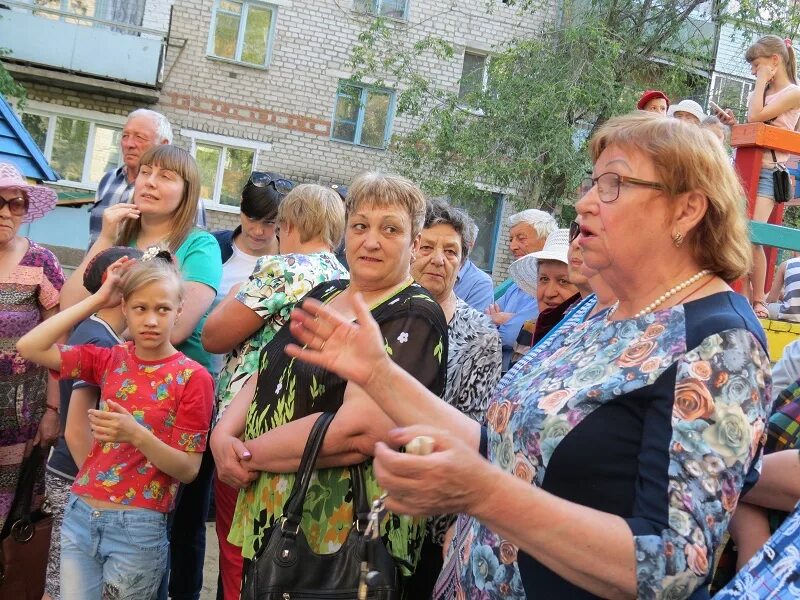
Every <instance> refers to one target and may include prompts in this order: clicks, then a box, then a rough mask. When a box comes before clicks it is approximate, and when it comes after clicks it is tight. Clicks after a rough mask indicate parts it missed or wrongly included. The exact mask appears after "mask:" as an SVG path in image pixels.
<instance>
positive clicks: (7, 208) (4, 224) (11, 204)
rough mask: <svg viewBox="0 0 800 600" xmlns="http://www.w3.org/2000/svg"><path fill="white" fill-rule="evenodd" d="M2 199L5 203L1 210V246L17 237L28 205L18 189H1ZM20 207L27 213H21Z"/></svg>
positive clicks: (0, 196)
mask: <svg viewBox="0 0 800 600" xmlns="http://www.w3.org/2000/svg"><path fill="white" fill-rule="evenodd" d="M0 198H2V199H3V201H4V202H3V204H4V206H3V207H2V208H0V244H6V243H7V242H10V241H11V240H12V239H14V237H16V235H17V231H19V226H20V225H22V219H23V218H24V217H25V212H27V206H28V204H27V202H26V201H25V195H24V194H23V193H22V190H19V189H16V188H2V189H0ZM20 206H22V207H25V212H21V210H20Z"/></svg>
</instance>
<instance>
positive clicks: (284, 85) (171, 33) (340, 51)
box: [0, 0, 557, 279]
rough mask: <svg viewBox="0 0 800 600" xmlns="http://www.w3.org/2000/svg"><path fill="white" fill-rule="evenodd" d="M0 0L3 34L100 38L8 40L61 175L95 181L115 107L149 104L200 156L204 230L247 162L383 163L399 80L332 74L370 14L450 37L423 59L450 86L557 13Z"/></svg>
mask: <svg viewBox="0 0 800 600" xmlns="http://www.w3.org/2000/svg"><path fill="white" fill-rule="evenodd" d="M10 4H11V5H12V6H11V10H10V11H3V10H0V18H2V20H0V37H2V39H4V45H6V43H5V39H6V38H5V37H4V36H3V35H2V34H3V31H4V30H3V27H4V25H6V26H7V27H8V28H13V27H14V23H12V22H11V21H15V20H16V21H21V20H25V22H26V24H27V23H28V22H31V23H34V24H36V25H37V26H38V27H40V29H41V31H42V34H43V35H45V34H48V33H47V32H48V29H47V28H48V27H52V25H53V23H54V22H55V23H56V24H57V25H59V26H60V27H62V29H64V30H65V31H64V32H61V33H60V34H64V35H66V34H70V35H74V34H75V32H77V33H78V34H87V33H88V34H89V36H88V37H87V38H85V39H89V40H90V41H84V42H82V43H83V44H84V45H91V44H93V43H96V42H94V41H91V40H92V39H93V37H96V36H98V35H101V34H102V35H105V36H106V37H107V38H108V39H106V40H105V42H104V43H105V47H104V48H93V50H94V51H93V56H92V57H87V60H86V61H85V62H87V63H92V64H90V65H89V66H85V65H75V64H62V63H60V62H59V58H58V57H41V56H37V55H35V54H36V53H35V52H33V51H32V50H31V48H30V47H29V46H31V44H30V37H29V38H28V40H29V41H28V43H27V44H26V42H25V40H22V39H20V40H18V41H17V42H16V43H15V44H14V45H13V46H12V50H13V51H14V53H13V60H12V61H6V64H7V66H9V68H10V70H11V71H12V73H13V74H14V75H15V77H16V78H17V79H18V80H19V81H21V82H22V83H23V85H25V87H26V88H27V90H28V94H29V98H30V100H29V102H28V106H27V107H26V109H25V114H24V115H23V118H24V121H25V123H26V125H27V126H28V127H29V129H32V132H33V133H34V136H35V137H36V136H38V138H37V141H39V142H40V143H41V145H42V147H43V149H44V150H45V154H46V155H47V156H48V158H50V159H51V161H52V162H54V163H55V164H54V166H55V167H56V169H57V170H59V171H60V172H61V173H62V174H63V175H64V177H65V181H64V182H63V183H64V185H65V186H67V187H69V188H75V189H82V190H87V193H91V190H93V189H94V187H95V186H96V183H97V180H98V179H99V176H100V174H102V172H103V170H105V169H106V167H109V168H110V166H112V165H114V166H115V164H114V163H115V162H117V163H118V161H119V155H118V153H115V152H114V151H113V148H114V146H115V144H116V141H118V137H116V136H118V131H119V129H120V126H121V125H122V123H123V122H124V115H125V114H127V113H128V112H129V111H130V110H133V109H134V108H137V107H140V106H149V107H152V108H154V109H155V110H159V111H161V112H163V113H164V114H166V115H167V116H168V117H169V119H170V121H171V122H172V125H173V129H174V131H175V134H176V136H175V142H176V143H177V144H179V145H181V146H183V147H185V148H187V149H190V150H191V152H192V153H193V155H195V157H196V158H197V160H198V164H199V165H200V169H201V173H202V176H203V189H202V195H203V197H204V200H205V202H206V207H207V214H208V216H209V227H210V228H211V229H215V228H224V227H231V226H233V225H234V224H235V223H236V222H237V221H238V215H237V213H238V209H237V208H236V206H235V205H237V204H238V192H239V190H240V189H241V186H242V185H243V184H244V182H245V181H246V180H247V177H248V175H249V172H250V170H251V169H259V170H268V171H275V172H278V173H281V174H283V175H285V176H286V177H289V178H291V179H293V180H295V181H298V182H306V181H313V182H320V183H325V184H328V183H340V184H342V183H343V184H346V183H348V182H349V181H350V180H352V178H353V177H354V176H355V175H356V174H357V173H359V172H361V171H363V170H366V169H374V168H381V167H384V168H385V167H386V166H387V152H386V150H385V146H386V144H387V142H388V140H389V139H390V137H391V135H393V134H396V133H403V132H406V131H408V130H409V129H410V127H411V125H412V124H411V123H410V122H409V121H408V120H407V119H404V118H402V117H397V116H396V115H395V92H394V91H393V90H391V89H373V88H370V87H367V86H364V87H352V86H351V87H344V86H342V83H341V82H342V81H343V80H346V79H348V78H349V77H350V76H351V71H350V68H349V66H348V61H349V59H350V55H351V50H352V48H353V46H354V44H355V43H356V40H357V36H358V34H359V33H360V32H361V31H362V30H363V29H364V28H365V26H366V24H367V23H368V22H369V20H370V19H372V18H373V17H372V16H371V15H370V13H373V14H375V13H383V14H384V15H387V16H389V17H392V19H391V26H392V27H393V28H394V29H395V31H396V33H397V34H399V37H400V38H401V39H403V40H406V41H407V43H413V42H414V41H417V40H420V39H423V38H424V37H426V36H429V35H436V36H439V37H441V38H443V39H445V40H447V41H448V42H450V43H452V44H454V46H455V48H456V52H455V55H454V57H453V58H452V60H437V59H435V58H428V59H425V60H424V61H422V63H421V65H419V68H420V70H421V73H422V74H423V75H425V76H426V77H428V78H430V79H431V80H432V81H434V82H435V84H436V85H437V86H440V87H442V88H445V89H448V90H451V91H454V92H456V91H458V90H459V84H460V81H461V78H462V72H470V71H472V70H473V69H474V70H477V72H480V71H481V70H483V69H485V60H486V59H485V57H486V56H487V55H488V54H490V53H491V51H492V49H493V48H495V47H497V46H500V45H502V44H503V43H504V42H506V41H509V40H511V39H513V38H514V37H519V36H531V35H535V34H536V31H537V30H538V29H539V28H540V27H541V25H542V23H543V22H545V21H546V20H550V19H553V18H555V17H556V14H557V12H556V9H555V8H552V9H551V10H550V12H549V13H542V14H536V15H525V16H521V15H519V14H518V13H517V12H516V10H514V9H513V8H510V7H508V6H507V5H505V4H504V3H503V2H501V1H500V0H498V1H497V3H496V5H495V6H493V10H492V11H491V12H490V13H488V14H487V11H486V8H487V2H486V0H447V1H442V0H314V1H313V2H312V1H309V0H264V1H262V0H131V1H129V2H122V1H121V0H105V1H104V2H99V1H94V0H83V1H82V2H81V3H80V4H76V3H75V1H74V0H48V2H47V3H45V4H46V6H47V8H48V9H50V12H49V13H47V14H43V13H38V12H36V11H33V12H31V10H30V9H26V5H27V6H30V4H31V2H30V0H28V1H27V2H24V1H19V2H11V3H10ZM73 4H74V5H75V6H73ZM555 4H556V2H555V0H554V2H553V3H552V4H551V6H553V7H554V6H555ZM79 6H82V7H83V8H86V7H88V9H87V10H85V11H83V12H82V13H81V14H83V15H85V16H86V18H87V19H89V20H80V21H77V20H76V19H74V18H70V15H71V14H74V12H75V11H76V7H79ZM109 7H110V8H109ZM101 9H102V10H101ZM92 11H94V12H92ZM115 11H116V12H115ZM119 11H122V12H123V13H124V23H126V24H127V25H124V28H121V29H118V30H115V28H114V27H112V26H111V24H109V23H106V21H114V22H117V21H115V17H118V16H119V14H120V12H119ZM75 37H76V38H77V37H78V36H75ZM146 42H149V44H148V43H146ZM75 43H76V44H77V43H78V42H75ZM137 44H138V45H137ZM117 45H120V46H125V48H126V49H127V52H128V54H127V55H123V54H122V53H121V52H120V51H119V48H117ZM128 46H131V47H132V48H133V49H132V50H131V49H130V48H128ZM77 50H78V51H80V48H77ZM26 52H27V54H26ZM137 52H138V54H137ZM78 53H80V52H78ZM88 58H91V59H92V60H88ZM131 60H135V61H136V62H137V63H145V66H148V67H149V71H147V77H149V79H148V78H147V77H145V78H144V79H145V80H144V81H142V80H141V79H142V78H141V77H140V79H139V80H138V81H137V80H136V79H135V75H128V74H126V73H125V71H127V70H128V69H127V67H126V64H127V62H129V61H131ZM148 61H149V63H148ZM96 63H104V64H96ZM109 63H111V65H112V66H111V67H109ZM113 65H119V69H120V70H119V71H118V70H117V69H116V68H114V67H113ZM112 79H116V80H117V81H112ZM387 84H388V85H389V86H390V87H391V86H392V84H393V82H391V81H387ZM82 144H85V147H84V148H83V149H82V154H81V156H80V157H79V158H76V157H75V155H74V150H76V149H78V150H80V149H81V148H80V147H81V145H82ZM487 196H491V195H490V194H488V193H487ZM493 198H494V206H493V205H492V201H491V200H490V201H489V202H486V203H484V204H483V205H481V207H473V210H472V211H471V212H473V213H474V214H473V216H474V217H475V218H476V220H477V221H478V222H479V224H480V225H481V237H480V240H479V244H478V247H477V248H476V254H475V258H476V260H478V261H480V263H481V266H483V267H484V268H487V269H489V270H493V271H494V274H495V278H496V279H501V278H503V277H504V276H505V272H506V266H507V264H508V262H509V260H510V256H509V255H508V252H507V232H506V231H505V229H506V228H505V227H504V226H503V225H504V224H501V220H502V221H504V220H505V216H507V214H509V213H510V212H511V211H512V209H511V208H509V207H507V206H505V204H506V203H505V202H504V201H503V199H502V196H500V195H499V194H498V195H495V196H493ZM501 217H502V219H501ZM496 248H497V251H496V250H495V249H496Z"/></svg>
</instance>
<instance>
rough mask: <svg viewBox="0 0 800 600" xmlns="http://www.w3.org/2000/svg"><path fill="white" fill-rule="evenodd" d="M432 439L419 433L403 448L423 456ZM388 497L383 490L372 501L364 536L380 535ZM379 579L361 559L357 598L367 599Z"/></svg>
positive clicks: (431, 449) (376, 537)
mask: <svg viewBox="0 0 800 600" xmlns="http://www.w3.org/2000/svg"><path fill="white" fill-rule="evenodd" d="M434 443H435V441H434V439H433V438H432V437H429V436H427V435H420V436H418V437H415V438H414V439H413V440H411V441H410V442H409V443H408V444H406V446H405V449H406V453H407V454H414V455H416V456H425V455H427V454H430V453H431V452H433V446H434ZM388 497H389V492H384V493H383V494H381V495H380V497H379V498H377V499H376V500H375V501H374V502H373V503H372V509H371V510H370V511H369V517H368V518H367V519H368V522H367V528H366V529H365V530H364V538H365V539H370V540H377V539H378V538H379V537H381V521H382V520H383V516H384V514H385V513H386V498H388ZM378 581H380V573H379V572H378V571H375V570H370V568H369V563H368V561H367V557H366V556H365V557H364V560H362V561H361V576H360V578H359V582H358V600H367V592H368V590H369V588H370V587H371V586H373V585H375V584H376V583H377V582H378Z"/></svg>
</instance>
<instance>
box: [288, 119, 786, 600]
mask: <svg viewBox="0 0 800 600" xmlns="http://www.w3.org/2000/svg"><path fill="white" fill-rule="evenodd" d="M590 150H591V155H592V159H593V162H594V172H593V175H592V177H591V178H590V179H589V180H588V181H587V184H586V185H585V187H584V191H585V193H584V195H583V196H582V197H581V199H580V200H579V201H578V203H577V205H576V210H577V213H578V219H579V222H580V236H579V244H580V245H581V249H582V250H583V260H584V262H585V263H586V265H587V266H588V267H589V268H591V269H593V270H596V271H598V272H599V273H600V274H601V275H602V278H603V281H604V282H606V284H607V285H608V286H609V287H610V288H611V290H612V291H613V292H614V293H615V295H616V296H617V298H618V299H619V300H618V302H617V303H616V304H615V305H614V306H613V307H612V308H610V309H607V310H605V311H603V312H600V313H599V314H597V315H596V316H595V317H593V318H591V319H588V320H586V321H584V322H582V323H577V324H574V325H571V326H565V327H560V328H559V329H558V330H557V331H555V332H554V333H553V334H552V335H551V336H550V337H549V338H548V340H547V342H548V343H547V344H543V345H545V346H546V349H545V350H544V351H539V352H537V348H538V347H537V348H534V349H533V350H532V351H531V353H530V354H529V355H528V356H531V355H535V360H529V361H527V362H526V363H525V364H521V365H519V366H518V367H517V368H516V369H514V370H512V371H510V372H509V373H508V375H507V376H506V377H504V378H503V379H502V380H501V381H500V383H499V385H498V386H497V388H496V389H495V391H494V394H493V397H492V400H491V402H490V404H489V408H488V410H487V426H486V427H485V428H481V427H480V426H479V425H477V424H476V423H475V422H474V421H472V420H470V419H468V418H466V417H464V416H463V415H461V414H459V413H458V412H457V411H455V410H453V409H451V407H448V406H446V405H445V406H443V405H442V404H441V403H438V402H436V401H435V398H432V397H431V396H430V394H429V393H428V392H427V391H426V390H424V389H422V388H421V386H419V384H418V382H416V381H413V380H412V379H411V378H409V377H408V376H407V375H406V374H404V373H403V372H402V370H401V369H398V368H397V367H396V366H395V365H393V364H392V363H391V362H390V361H388V360H386V356H385V352H384V351H383V349H382V347H381V343H380V338H379V337H378V335H377V332H376V331H375V326H374V325H373V324H372V323H371V322H370V321H369V317H368V315H366V314H365V312H364V311H363V309H359V311H358V313H357V318H358V326H356V325H353V324H352V323H351V322H349V321H346V320H344V319H342V318H341V317H340V316H338V315H336V314H335V313H334V311H332V310H330V309H329V308H328V307H324V306H319V305H314V304H312V303H304V305H303V311H300V310H295V312H294V313H293V314H292V320H291V325H290V327H291V329H292V333H293V334H294V335H295V336H296V337H297V338H298V340H299V341H300V343H301V344H305V345H306V346H305V348H300V347H299V346H293V347H290V348H287V352H288V353H289V354H290V355H291V356H294V357H297V358H301V359H303V360H307V361H309V362H312V363H313V364H316V365H319V366H321V367H322V368H325V369H328V370H332V371H335V372H336V373H338V374H339V375H341V376H342V377H345V378H347V379H348V380H349V381H351V382H354V383H357V384H358V385H359V386H361V387H362V388H363V389H364V390H365V391H366V393H367V394H368V395H369V397H370V398H372V399H374V401H375V402H376V403H377V404H379V406H380V407H381V408H382V409H383V410H384V411H386V413H387V414H388V415H389V416H390V417H391V418H392V419H393V420H394V421H395V422H396V423H397V424H398V425H402V426H406V427H405V428H403V429H399V430H395V431H393V432H391V433H390V435H389V436H388V438H387V440H388V443H387V444H384V443H378V444H377V445H376V448H375V462H374V464H375V471H376V474H377V476H378V480H379V482H380V484H381V485H382V486H384V487H385V488H386V490H387V491H388V493H389V498H388V500H387V508H388V509H389V510H393V511H395V512H398V513H402V514H411V515H419V514H436V513H440V512H443V511H444V512H460V513H462V516H461V517H459V519H458V521H457V523H456V529H455V534H454V537H453V542H452V543H451V545H450V546H449V547H448V555H447V557H446V558H445V566H444V568H443V570H442V573H441V574H440V576H439V581H438V582H437V586H436V591H435V594H434V597H436V598H447V599H452V598H470V599H476V600H482V599H499V598H512V599H519V600H522V599H524V598H546V599H550V598H570V599H588V598H641V599H643V600H648V599H652V598H669V599H670V600H677V599H687V598H688V599H691V600H699V599H704V598H708V583H709V581H710V578H711V566H712V565H713V562H714V554H715V551H716V549H717V547H718V545H719V543H720V539H721V538H722V536H723V534H724V532H725V530H726V528H727V525H728V522H729V520H730V517H731V514H732V512H733V510H734V508H735V506H736V503H737V501H738V498H739V495H740V494H741V493H742V491H743V490H746V489H748V488H749V487H750V486H751V485H752V483H753V482H754V480H755V479H757V477H758V472H757V468H756V467H757V463H758V460H759V458H760V455H761V450H762V443H763V442H762V435H763V433H764V428H765V421H766V416H767V414H768V411H769V405H770V400H769V386H770V375H769V359H768V356H767V353H766V341H765V339H764V333H763V330H762V329H761V328H760V327H759V325H758V321H757V320H756V319H755V316H754V314H753V311H752V309H751V308H750V306H749V303H748V302H747V300H746V299H745V298H744V297H743V296H740V295H739V294H736V293H734V292H732V291H731V289H730V288H729V287H728V285H727V282H729V281H733V280H735V279H737V278H739V277H741V276H743V275H744V274H745V273H747V269H748V266H749V263H750V254H751V252H750V248H749V247H748V236H747V228H746V219H745V216H744V208H743V207H744V205H745V203H744V193H743V190H742V188H741V184H740V183H739V181H738V179H737V177H736V174H735V172H734V171H733V169H732V167H731V166H730V163H729V162H728V159H727V156H726V155H725V152H724V150H723V149H722V146H721V145H720V144H719V142H718V141H717V140H716V139H714V138H713V137H712V136H711V134H709V133H708V132H706V131H703V130H700V129H699V128H697V127H693V126H691V125H689V124H686V123H683V122H680V121H678V120H676V119H663V118H659V117H657V116H654V115H650V114H646V113H639V114H635V115H627V116H623V117H617V118H615V119H611V120H610V121H608V122H607V123H606V124H605V125H604V126H603V127H602V128H600V129H599V130H598V132H597V133H596V134H595V136H594V137H593V139H592V141H591V144H590ZM315 318H316V320H315ZM333 348H336V351H335V352H334V351H333V350H332V349H333ZM356 353H357V356H358V357H359V360H358V361H356V360H354V358H353V357H354V355H355V354H356ZM418 435H429V436H432V437H433V438H434V440H435V441H434V452H433V453H431V454H430V455H428V456H412V455H408V454H401V453H398V452H396V451H394V450H393V449H392V448H396V447H398V446H400V445H401V444H405V443H408V441H409V440H411V439H413V438H414V437H415V436H418Z"/></svg>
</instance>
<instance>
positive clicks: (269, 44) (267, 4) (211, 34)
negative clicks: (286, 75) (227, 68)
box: [206, 0, 278, 69]
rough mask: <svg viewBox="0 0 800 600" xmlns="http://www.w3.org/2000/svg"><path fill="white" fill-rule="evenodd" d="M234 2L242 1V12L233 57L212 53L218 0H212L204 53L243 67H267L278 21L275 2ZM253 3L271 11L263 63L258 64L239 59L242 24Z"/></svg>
mask: <svg viewBox="0 0 800 600" xmlns="http://www.w3.org/2000/svg"><path fill="white" fill-rule="evenodd" d="M235 1H236V2H241V3H242V13H241V15H239V30H238V32H237V38H236V52H234V55H233V56H234V57H233V58H228V57H227V56H217V55H216V54H214V37H215V35H216V30H217V13H218V12H219V10H220V0H214V6H213V8H212V11H211V29H209V32H208V44H207V45H206V55H207V56H208V58H211V59H213V60H221V61H223V62H229V63H234V64H237V65H242V66H245V67H251V68H254V69H267V68H269V65H270V63H271V62H272V47H273V45H274V42H275V28H276V23H277V21H278V6H277V4H273V3H271V2H261V1H260V0H235ZM251 4H255V5H257V6H259V7H263V8H268V9H269V10H271V11H272V20H271V21H270V24H269V32H267V49H266V50H267V51H266V55H265V57H264V64H263V65H259V64H256V63H251V62H244V61H243V60H241V56H242V47H243V46H244V27H243V26H242V25H243V24H244V25H245V26H246V24H247V14H248V12H249V11H250V5H251ZM237 56H238V57H239V58H236V57H237Z"/></svg>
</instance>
